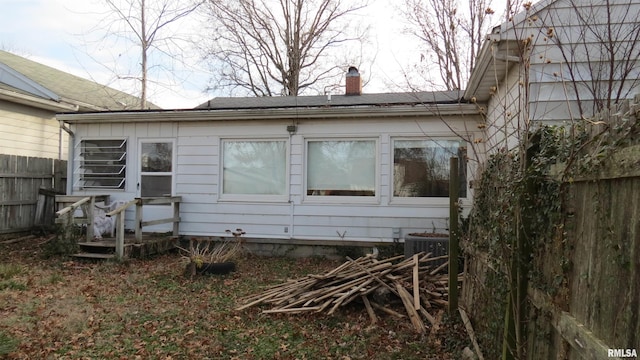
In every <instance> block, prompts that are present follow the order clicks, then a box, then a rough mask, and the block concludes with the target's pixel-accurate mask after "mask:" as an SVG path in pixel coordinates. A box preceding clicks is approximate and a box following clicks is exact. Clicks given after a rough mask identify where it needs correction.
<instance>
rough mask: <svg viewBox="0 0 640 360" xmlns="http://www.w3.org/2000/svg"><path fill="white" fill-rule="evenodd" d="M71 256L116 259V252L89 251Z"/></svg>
mask: <svg viewBox="0 0 640 360" xmlns="http://www.w3.org/2000/svg"><path fill="white" fill-rule="evenodd" d="M71 256H73V257H75V258H79V259H93V260H109V259H115V257H116V255H115V254H101V253H88V252H81V253H77V254H74V255H71Z"/></svg>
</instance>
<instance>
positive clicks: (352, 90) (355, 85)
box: [345, 66, 362, 95]
mask: <svg viewBox="0 0 640 360" xmlns="http://www.w3.org/2000/svg"><path fill="white" fill-rule="evenodd" d="M346 80H347V81H346V82H347V90H346V92H345V95H362V80H361V79H360V73H359V72H358V69H357V68H356V67H354V66H351V67H350V68H349V71H348V72H347V75H346Z"/></svg>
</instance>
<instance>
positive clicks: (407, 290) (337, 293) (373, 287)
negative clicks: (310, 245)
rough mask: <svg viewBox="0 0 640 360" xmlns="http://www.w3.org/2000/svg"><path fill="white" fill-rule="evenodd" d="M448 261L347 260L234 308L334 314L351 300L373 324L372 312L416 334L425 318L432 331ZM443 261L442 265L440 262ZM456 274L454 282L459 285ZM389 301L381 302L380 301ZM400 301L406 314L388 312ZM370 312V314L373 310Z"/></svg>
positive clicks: (443, 300)
mask: <svg viewBox="0 0 640 360" xmlns="http://www.w3.org/2000/svg"><path fill="white" fill-rule="evenodd" d="M444 259H447V256H440V257H431V255H430V254H424V253H420V254H416V255H414V256H413V257H410V258H407V259H404V255H400V256H396V257H393V258H389V259H384V260H377V259H375V258H374V256H372V255H367V256H364V257H360V258H358V259H356V260H352V259H350V258H347V261H346V262H345V263H343V264H342V265H340V266H338V267H337V268H335V269H333V270H331V271H329V272H327V273H325V274H322V275H307V276H305V277H303V278H300V279H296V280H289V281H287V282H285V283H282V284H278V285H274V286H271V287H269V288H267V289H266V290H265V291H264V292H262V293H260V294H257V295H253V296H250V297H248V298H245V299H244V301H243V302H244V304H243V305H242V306H240V307H238V308H237V310H243V309H246V308H248V307H251V306H255V305H259V304H265V305H269V306H271V309H269V310H264V311H263V313H290V314H291V313H304V312H326V313H327V314H329V315H331V314H333V313H334V312H335V311H336V310H337V309H338V308H339V307H341V306H345V305H347V304H349V303H351V302H353V301H354V300H357V301H358V303H362V304H363V305H364V307H365V308H366V310H367V313H368V314H369V316H370V318H371V321H372V322H373V323H375V322H377V316H376V313H375V310H379V311H382V312H384V313H386V314H390V315H393V316H397V317H405V316H408V317H409V319H410V320H411V323H412V324H413V326H414V328H415V329H416V331H417V332H419V333H422V332H424V331H425V330H426V326H425V323H424V319H426V320H427V321H429V322H430V323H431V325H432V326H437V325H436V323H437V320H436V316H435V315H436V314H438V313H441V310H443V309H446V307H447V300H448V276H447V274H446V269H447V265H448V262H447V261H445V260H444ZM443 261H444V263H443ZM462 276H463V275H462V274H460V275H459V281H461V280H462ZM385 298H386V299H388V300H389V301H386V302H384V301H380V299H385ZM394 299H396V300H400V301H399V302H401V303H402V304H403V305H404V309H405V310H406V313H407V315H403V314H401V313H399V312H397V311H395V310H393V309H391V308H390V307H388V306H386V305H388V304H392V300H394ZM374 309H375V310H374Z"/></svg>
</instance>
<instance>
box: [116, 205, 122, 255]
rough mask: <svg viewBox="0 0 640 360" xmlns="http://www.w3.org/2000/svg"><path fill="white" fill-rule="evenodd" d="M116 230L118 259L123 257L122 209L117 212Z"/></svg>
mask: <svg viewBox="0 0 640 360" xmlns="http://www.w3.org/2000/svg"><path fill="white" fill-rule="evenodd" d="M116 231H117V232H116V255H117V256H118V259H119V260H122V259H124V211H120V212H119V213H118V228H117V229H116Z"/></svg>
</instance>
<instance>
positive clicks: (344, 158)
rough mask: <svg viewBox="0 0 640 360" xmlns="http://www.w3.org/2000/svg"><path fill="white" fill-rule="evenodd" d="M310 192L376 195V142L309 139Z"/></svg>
mask: <svg viewBox="0 0 640 360" xmlns="http://www.w3.org/2000/svg"><path fill="white" fill-rule="evenodd" d="M307 195H310V196H375V195H376V142H375V141H374V140H330V141H328V140H324V141H309V142H308V143H307Z"/></svg>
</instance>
